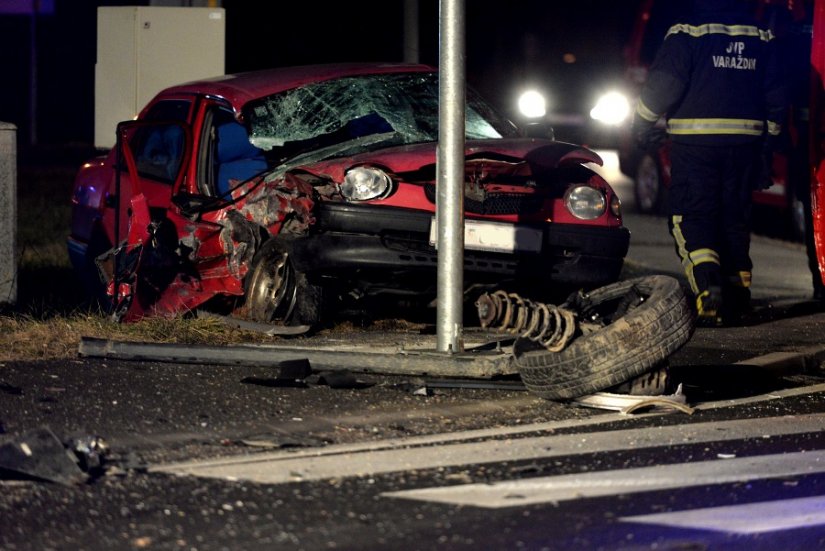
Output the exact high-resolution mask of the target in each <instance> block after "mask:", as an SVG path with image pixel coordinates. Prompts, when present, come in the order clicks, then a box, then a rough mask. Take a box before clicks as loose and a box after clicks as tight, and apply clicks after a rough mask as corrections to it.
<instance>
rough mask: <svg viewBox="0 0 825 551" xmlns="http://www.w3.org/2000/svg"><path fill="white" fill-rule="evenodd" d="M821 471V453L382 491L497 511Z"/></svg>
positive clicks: (824, 456) (824, 468) (824, 458)
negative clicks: (504, 508)
mask: <svg viewBox="0 0 825 551" xmlns="http://www.w3.org/2000/svg"><path fill="white" fill-rule="evenodd" d="M822 472H825V450H817V451H811V452H796V453H786V454H773V455H762V456H753V457H742V458H737V459H720V460H714V461H700V462H696V463H678V464H674V465H656V466H654V467H639V468H633V469H621V470H613V471H601V472H590V473H581V474H569V475H560V476H545V477H539V478H528V479H522V480H515V481H506V482H495V483H492V484H463V485H458V486H443V487H438V488H421V489H415V490H403V491H399V492H386V493H384V494H381V495H383V496H385V497H394V498H404V499H415V500H420V501H430V502H437V503H445V504H449V505H464V506H473V507H484V508H488V509H498V508H502V507H514V506H525V505H534V504H537V503H554V504H555V503H559V502H562V501H572V500H576V499H583V498H591V497H606V496H617V495H624V494H633V493H640V492H652V491H657V490H668V489H674V488H687V487H691V486H707V485H712V484H726V483H731V482H745V481H753V480H759V479H765V478H776V477H784V476H798V475H806V474H814V473H822Z"/></svg>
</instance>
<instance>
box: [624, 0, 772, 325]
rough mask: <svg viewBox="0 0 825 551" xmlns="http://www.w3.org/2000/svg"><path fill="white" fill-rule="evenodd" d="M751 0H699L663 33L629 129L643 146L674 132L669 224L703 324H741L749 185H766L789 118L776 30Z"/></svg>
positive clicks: (746, 291) (748, 266)
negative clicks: (755, 12) (760, 19)
mask: <svg viewBox="0 0 825 551" xmlns="http://www.w3.org/2000/svg"><path fill="white" fill-rule="evenodd" d="M751 13H752V8H751V7H750V6H749V5H748V3H747V1H746V0H695V1H694V10H693V13H692V15H690V16H688V17H685V18H684V19H682V21H683V22H681V23H677V24H675V25H673V26H672V27H671V28H670V29H669V30H668V32H667V35H666V37H665V40H664V43H663V44H662V46H661V48H660V49H659V52H658V53H657V55H656V58H655V59H654V61H653V64H652V65H651V68H650V71H649V74H648V77H647V80H646V82H645V85H644V88H643V89H642V92H641V96H640V98H639V102H638V104H637V108H636V113H635V115H634V120H633V127H634V133H635V136H636V140H637V142H638V144H639V145H640V147H642V148H645V149H656V148H657V147H658V146H660V145H661V142H662V140H663V137H662V135H661V134H662V133H661V131H660V130H657V125H656V123H657V121H658V120H659V118H660V117H661V116H664V117H665V120H666V123H667V125H666V127H667V134H668V135H669V137H670V140H671V153H670V155H671V186H670V192H669V195H668V197H669V219H668V227H669V229H670V233H671V235H672V236H673V239H674V244H675V247H676V251H677V253H678V255H679V258H680V260H681V262H682V266H683V268H684V270H685V274H686V275H687V279H688V283H689V284H690V287H691V289H692V291H693V293H694V295H695V298H696V310H697V314H698V319H699V323H701V324H703V325H722V324H723V323H735V322H736V318H737V316H738V315H739V314H741V313H744V312H745V311H746V310H747V309H748V308H749V306H750V285H751V270H752V267H753V265H752V263H751V259H750V231H751V224H750V212H751V192H752V191H753V189H763V188H765V187H768V186H769V185H770V159H771V157H772V150H773V148H774V147H775V146H776V143H777V141H776V140H777V139H778V136H779V134H780V131H781V122H782V121H783V117H784V116H785V91H784V88H783V75H781V74H780V69H779V65H778V59H777V56H776V50H775V43H774V36H773V34H772V33H771V31H769V30H767V29H764V28H760V27H759V26H757V24H756V22H755V20H754V19H753V17H752V15H751Z"/></svg>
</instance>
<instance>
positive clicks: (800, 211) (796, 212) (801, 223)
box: [790, 197, 806, 242]
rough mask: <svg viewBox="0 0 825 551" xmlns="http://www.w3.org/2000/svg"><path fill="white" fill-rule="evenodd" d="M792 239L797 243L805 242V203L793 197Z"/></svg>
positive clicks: (791, 202) (791, 214)
mask: <svg viewBox="0 0 825 551" xmlns="http://www.w3.org/2000/svg"><path fill="white" fill-rule="evenodd" d="M790 204H791V212H790V223H791V238H792V239H794V240H795V241H801V242H804V241H805V231H806V228H805V203H803V202H802V201H800V200H799V199H797V198H796V197H793V198H792V199H791V201H790Z"/></svg>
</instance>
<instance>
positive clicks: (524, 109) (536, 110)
mask: <svg viewBox="0 0 825 551" xmlns="http://www.w3.org/2000/svg"><path fill="white" fill-rule="evenodd" d="M518 110H519V112H520V113H521V114H522V115H523V116H524V117H526V118H528V119H539V118H541V117H543V116H544V115H545V114H547V100H545V99H544V96H543V95H542V94H541V92H537V91H536V90H528V91H526V92H524V93H523V94H521V96H519V98H518Z"/></svg>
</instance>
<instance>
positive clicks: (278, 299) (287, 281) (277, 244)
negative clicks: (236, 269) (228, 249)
mask: <svg viewBox="0 0 825 551" xmlns="http://www.w3.org/2000/svg"><path fill="white" fill-rule="evenodd" d="M245 295H246V300H245V303H244V308H243V313H244V315H245V316H246V317H247V318H249V319H251V320H253V321H257V322H261V323H272V322H281V323H285V324H288V325H316V324H317V323H319V322H320V320H321V305H322V298H323V293H322V289H321V288H320V287H318V286H316V285H310V284H309V283H308V281H307V278H306V275H305V274H303V273H301V272H298V271H297V270H295V267H294V266H293V264H292V260H291V259H290V249H289V247H288V246H287V244H286V243H285V242H283V241H282V240H280V239H278V238H274V239H271V240H269V241H267V242H266V243H264V244H263V245H262V246H261V248H260V250H259V251H258V252H257V254H256V255H255V257H254V259H253V260H252V268H251V269H250V271H249V274H248V275H247V277H246V280H245Z"/></svg>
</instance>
